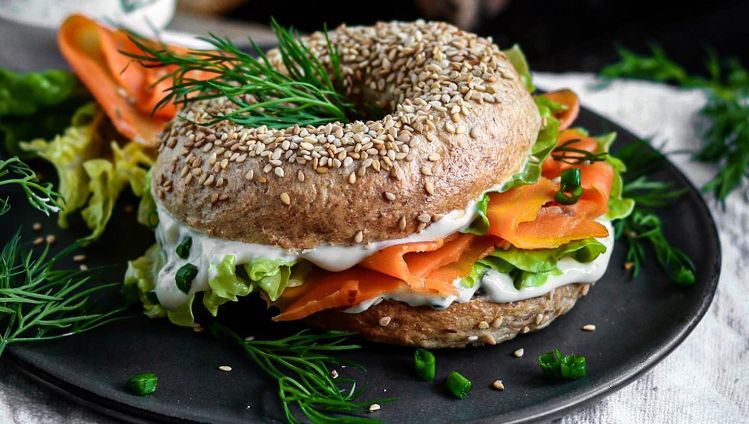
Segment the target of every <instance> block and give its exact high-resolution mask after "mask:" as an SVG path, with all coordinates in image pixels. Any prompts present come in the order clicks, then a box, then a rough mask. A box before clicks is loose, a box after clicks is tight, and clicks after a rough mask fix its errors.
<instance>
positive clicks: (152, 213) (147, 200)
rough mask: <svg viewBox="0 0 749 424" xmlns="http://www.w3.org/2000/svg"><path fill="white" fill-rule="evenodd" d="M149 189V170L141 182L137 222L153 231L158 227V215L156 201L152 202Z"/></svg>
mask: <svg viewBox="0 0 749 424" xmlns="http://www.w3.org/2000/svg"><path fill="white" fill-rule="evenodd" d="M150 187H151V170H150V169H149V170H148V173H146V177H145V180H144V181H143V195H142V196H141V197H140V203H139V204H138V222H139V223H140V224H143V225H145V226H146V227H148V228H150V229H154V228H156V226H157V225H159V215H158V212H157V210H156V201H154V199H153V196H152V195H151V190H150Z"/></svg>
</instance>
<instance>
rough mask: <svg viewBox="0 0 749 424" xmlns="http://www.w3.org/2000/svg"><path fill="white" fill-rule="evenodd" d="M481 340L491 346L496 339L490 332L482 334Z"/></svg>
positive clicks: (495, 342)
mask: <svg viewBox="0 0 749 424" xmlns="http://www.w3.org/2000/svg"><path fill="white" fill-rule="evenodd" d="M481 340H482V341H483V342H484V343H486V344H488V345H491V346H494V345H495V344H497V339H495V338H494V336H492V335H491V334H482V335H481Z"/></svg>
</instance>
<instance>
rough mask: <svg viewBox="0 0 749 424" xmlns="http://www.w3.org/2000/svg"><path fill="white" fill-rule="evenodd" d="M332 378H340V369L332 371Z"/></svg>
mask: <svg viewBox="0 0 749 424" xmlns="http://www.w3.org/2000/svg"><path fill="white" fill-rule="evenodd" d="M330 378H332V379H336V378H338V371H336V370H332V371H331V372H330Z"/></svg>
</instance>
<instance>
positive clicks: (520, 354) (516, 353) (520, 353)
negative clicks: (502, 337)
mask: <svg viewBox="0 0 749 424" xmlns="http://www.w3.org/2000/svg"><path fill="white" fill-rule="evenodd" d="M524 353H525V349H523V348H522V347H521V348H520V349H518V350H516V351H514V352H512V354H513V355H514V356H515V357H516V358H522V357H523V354H524Z"/></svg>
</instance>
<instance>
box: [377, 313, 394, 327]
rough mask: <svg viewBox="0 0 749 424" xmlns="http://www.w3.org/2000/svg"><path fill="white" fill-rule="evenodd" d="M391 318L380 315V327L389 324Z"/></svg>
mask: <svg viewBox="0 0 749 424" xmlns="http://www.w3.org/2000/svg"><path fill="white" fill-rule="evenodd" d="M391 319H392V318H390V317H388V316H385V317H382V318H380V326H382V327H387V326H388V324H390V320H391Z"/></svg>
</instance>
